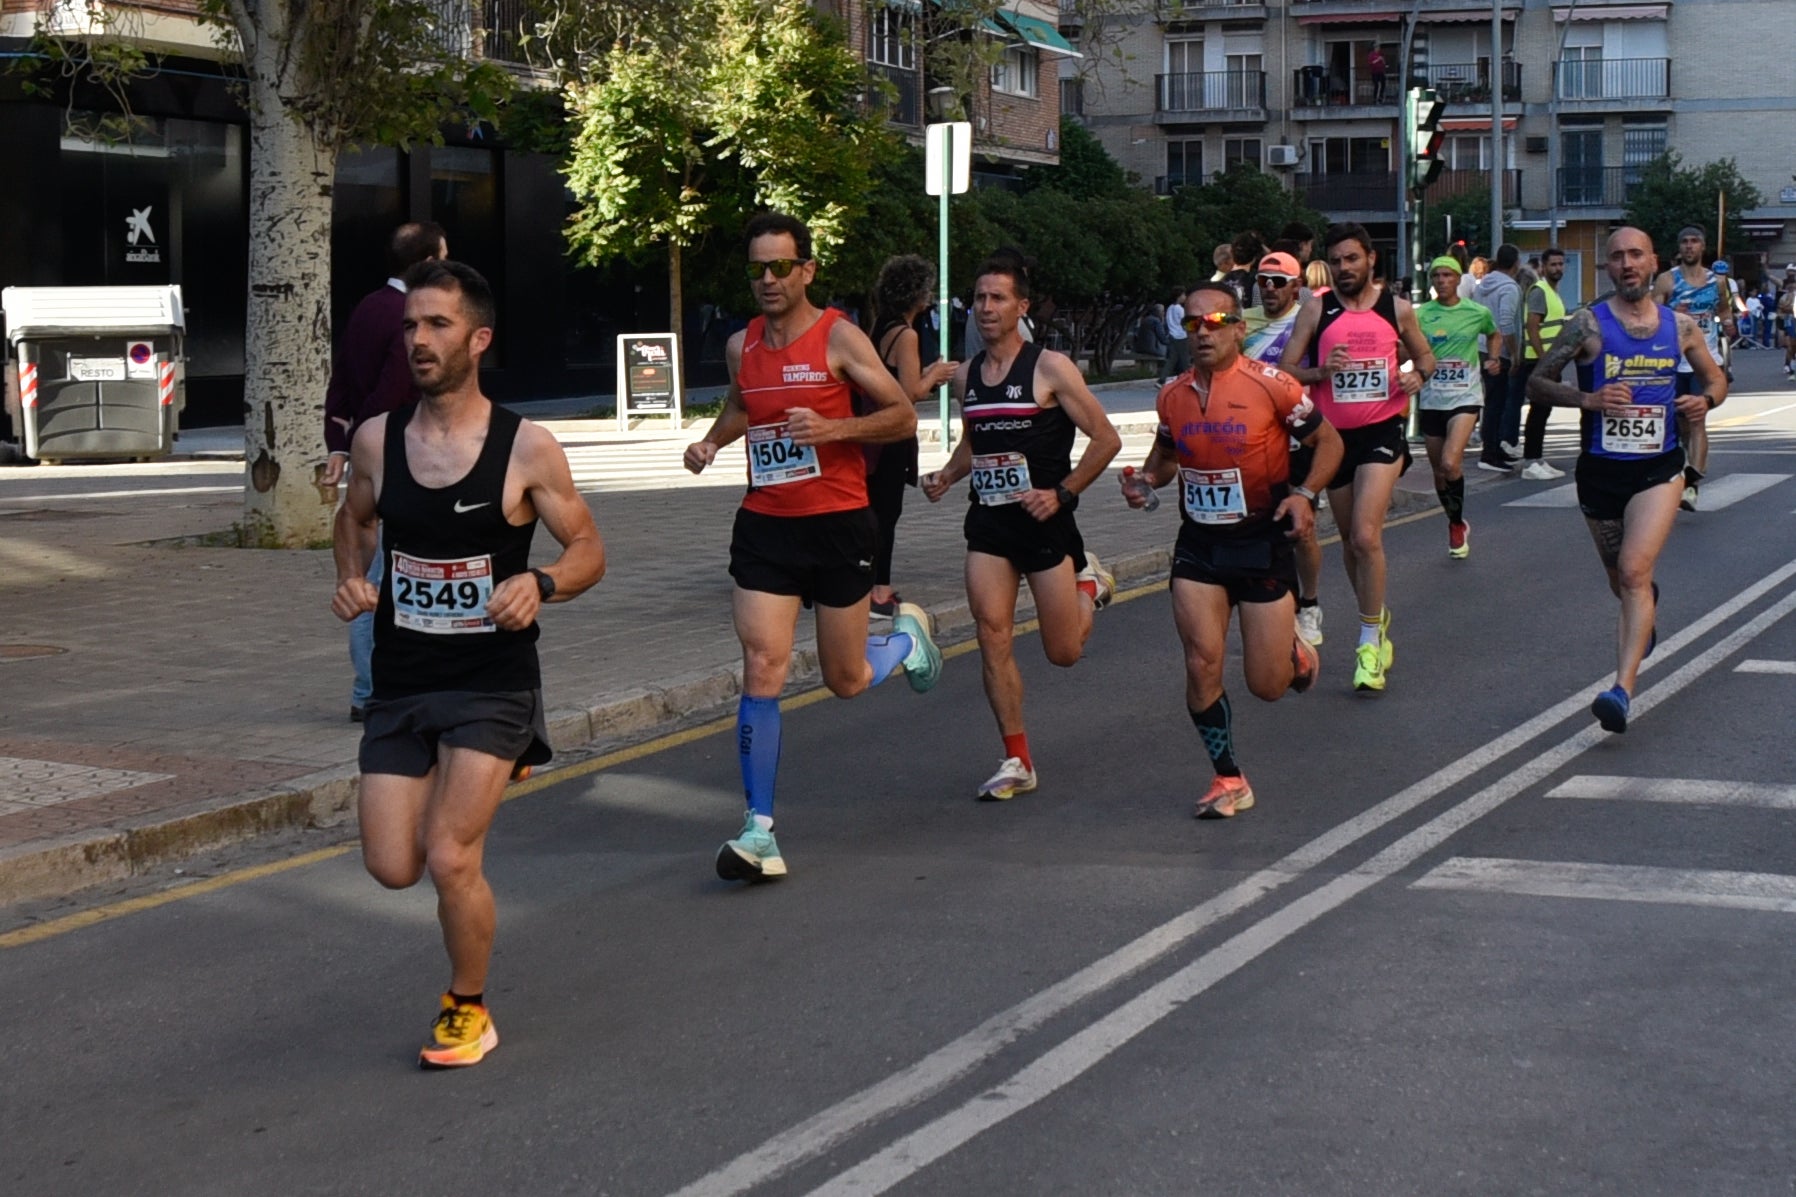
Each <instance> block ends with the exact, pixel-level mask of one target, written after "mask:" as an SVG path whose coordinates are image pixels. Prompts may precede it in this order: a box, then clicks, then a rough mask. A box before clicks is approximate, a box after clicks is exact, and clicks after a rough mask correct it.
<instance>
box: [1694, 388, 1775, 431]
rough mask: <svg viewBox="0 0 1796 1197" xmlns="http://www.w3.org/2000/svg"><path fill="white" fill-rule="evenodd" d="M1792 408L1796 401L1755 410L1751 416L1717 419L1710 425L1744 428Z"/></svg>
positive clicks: (1712, 427)
mask: <svg viewBox="0 0 1796 1197" xmlns="http://www.w3.org/2000/svg"><path fill="white" fill-rule="evenodd" d="M1760 393H1761V394H1763V393H1764V392H1760ZM1792 408H1796V403H1786V404H1784V405H1782V406H1781V407H1768V408H1766V409H1765V410H1764V411H1759V412H1754V413H1752V414H1751V415H1750V416H1734V417H1732V418H1731V419H1726V420H1716V421H1715V422H1714V423H1713V424H1711V425H1710V426H1709V427H1710V428H1711V429H1716V428H1744V427H1745V426H1746V425H1748V424H1756V423H1758V422H1759V421H1760V420H1762V419H1764V418H1765V417H1766V416H1775V415H1776V414H1777V413H1779V412H1785V411H1789V410H1791V409H1792Z"/></svg>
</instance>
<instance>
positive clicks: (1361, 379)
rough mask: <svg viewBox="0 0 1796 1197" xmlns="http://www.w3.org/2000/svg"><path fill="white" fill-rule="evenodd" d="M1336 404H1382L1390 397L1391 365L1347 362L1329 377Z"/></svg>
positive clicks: (1370, 361)
mask: <svg viewBox="0 0 1796 1197" xmlns="http://www.w3.org/2000/svg"><path fill="white" fill-rule="evenodd" d="M1329 383H1330V385H1331V386H1332V387H1333V389H1334V393H1335V402H1336V403H1383V402H1384V401H1385V400H1386V399H1389V398H1390V397H1391V364H1390V363H1389V362H1381V361H1375V360H1369V361H1354V362H1348V363H1347V364H1346V365H1345V366H1344V367H1342V368H1341V369H1339V370H1336V371H1335V372H1334V373H1333V374H1331V375H1330V376H1329Z"/></svg>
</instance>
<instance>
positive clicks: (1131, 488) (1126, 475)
mask: <svg viewBox="0 0 1796 1197" xmlns="http://www.w3.org/2000/svg"><path fill="white" fill-rule="evenodd" d="M1123 489H1124V490H1126V491H1128V492H1129V493H1130V494H1132V495H1140V496H1141V497H1142V498H1143V499H1146V500H1147V503H1146V505H1145V506H1143V507H1142V509H1141V510H1143V511H1152V510H1154V508H1156V507H1158V506H1159V505H1160V492H1159V491H1156V490H1155V489H1154V488H1153V487H1151V486H1149V485H1148V482H1147V479H1146V478H1138V477H1136V476H1135V467H1134V466H1124V467H1123Z"/></svg>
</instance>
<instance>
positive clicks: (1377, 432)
mask: <svg viewBox="0 0 1796 1197" xmlns="http://www.w3.org/2000/svg"><path fill="white" fill-rule="evenodd" d="M1404 423H1405V420H1404V417H1402V416H1392V417H1391V418H1390V419H1388V420H1380V421H1379V422H1378V423H1376V424H1367V425H1366V426H1365V427H1364V428H1342V429H1338V431H1339V432H1340V434H1341V445H1342V448H1343V450H1344V452H1343V453H1342V454H1341V468H1340V469H1338V470H1336V471H1335V476H1334V478H1333V480H1332V481H1330V482H1329V484H1328V489H1329V490H1334V489H1336V488H1337V487H1342V486H1352V485H1353V475H1354V474H1355V473H1357V472H1358V470H1359V468H1360V467H1361V466H1364V465H1395V466H1403V467H1404V468H1408V467H1407V462H1408V460H1409V439H1408V438H1407V437H1406V436H1404V434H1403V425H1404Z"/></svg>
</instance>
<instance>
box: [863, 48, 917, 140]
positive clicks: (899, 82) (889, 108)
mask: <svg viewBox="0 0 1796 1197" xmlns="http://www.w3.org/2000/svg"><path fill="white" fill-rule="evenodd" d="M867 69H868V70H869V71H871V72H872V73H873V76H874V77H875V78H877V79H884V80H885V81H886V82H887V83H890V84H891V85H892V88H893V91H892V92H891V94H890V95H889V96H888V97H887V98H886V100H885V104H884V107H885V117H886V120H888V121H890V122H891V123H892V124H894V125H904V126H906V127H909V128H917V127H919V126H921V125H922V123H923V85H922V81H921V80H920V79H919V78H918V77H917V72H916V70H915V69H914V68H912V67H897V66H887V65H886V64H885V63H880V62H870V63H868V64H867Z"/></svg>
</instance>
